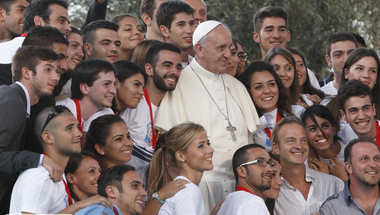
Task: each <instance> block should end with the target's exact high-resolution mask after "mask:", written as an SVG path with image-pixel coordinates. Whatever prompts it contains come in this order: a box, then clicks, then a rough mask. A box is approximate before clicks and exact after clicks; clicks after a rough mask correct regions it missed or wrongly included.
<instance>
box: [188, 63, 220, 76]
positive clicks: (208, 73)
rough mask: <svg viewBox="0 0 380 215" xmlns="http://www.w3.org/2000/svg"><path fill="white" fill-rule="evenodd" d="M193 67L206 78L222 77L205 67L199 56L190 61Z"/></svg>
mask: <svg viewBox="0 0 380 215" xmlns="http://www.w3.org/2000/svg"><path fill="white" fill-rule="evenodd" d="M190 66H191V68H192V69H193V70H194V72H195V73H197V74H198V75H199V76H202V77H204V78H206V79H212V80H215V79H217V78H219V77H220V75H218V74H215V73H212V72H210V71H208V70H206V69H205V68H203V67H202V66H201V65H200V64H199V63H198V61H197V58H195V59H193V60H192V61H191V63H190Z"/></svg>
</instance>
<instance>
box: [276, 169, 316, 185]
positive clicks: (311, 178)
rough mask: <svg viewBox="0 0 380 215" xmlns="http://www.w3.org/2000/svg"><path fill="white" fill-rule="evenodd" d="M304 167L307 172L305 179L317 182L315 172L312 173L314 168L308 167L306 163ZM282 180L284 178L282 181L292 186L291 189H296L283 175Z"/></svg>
mask: <svg viewBox="0 0 380 215" xmlns="http://www.w3.org/2000/svg"><path fill="white" fill-rule="evenodd" d="M304 167H305V173H306V174H305V175H306V177H305V181H307V182H311V183H312V184H315V183H316V181H315V177H314V176H313V174H312V171H314V170H312V169H310V168H309V167H307V166H305V165H304ZM281 180H282V182H283V183H284V185H285V186H287V187H289V188H291V189H295V188H294V187H293V186H292V185H290V184H289V183H288V182H287V181H286V179H285V178H283V177H281Z"/></svg>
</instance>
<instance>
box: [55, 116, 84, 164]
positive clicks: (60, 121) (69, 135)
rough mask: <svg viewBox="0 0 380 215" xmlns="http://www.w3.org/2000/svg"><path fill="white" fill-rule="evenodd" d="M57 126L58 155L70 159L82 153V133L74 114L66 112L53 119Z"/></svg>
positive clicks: (56, 149) (56, 147)
mask: <svg viewBox="0 0 380 215" xmlns="http://www.w3.org/2000/svg"><path fill="white" fill-rule="evenodd" d="M52 122H53V123H51V124H53V125H54V124H55V125H56V126H54V127H55V132H52V134H53V136H54V142H53V144H54V149H55V151H56V153H57V154H59V155H63V156H67V157H70V156H71V155H73V154H75V153H78V152H80V151H81V137H82V132H81V131H80V130H79V123H78V120H77V119H76V118H75V117H74V115H73V114H71V113H69V112H67V111H66V112H64V113H62V114H59V115H57V116H56V117H54V118H53V119H52Z"/></svg>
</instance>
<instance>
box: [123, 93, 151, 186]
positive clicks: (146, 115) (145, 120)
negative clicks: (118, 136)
mask: <svg viewBox="0 0 380 215" xmlns="http://www.w3.org/2000/svg"><path fill="white" fill-rule="evenodd" d="M151 106H152V114H153V119H154V118H155V117H156V113H157V111H158V107H156V106H155V105H154V104H152V103H151ZM119 116H120V117H121V118H122V119H123V120H124V122H125V123H126V124H127V127H128V130H129V132H131V137H132V141H133V150H132V158H131V160H130V161H129V162H128V164H129V165H131V166H133V167H135V168H136V171H137V173H139V175H140V176H141V178H142V179H143V181H144V184H146V183H145V182H146V171H147V170H148V167H149V163H150V160H151V159H152V156H153V153H154V149H153V145H152V121H151V119H150V111H149V106H148V104H147V102H146V100H145V97H143V99H141V101H140V103H139V104H138V105H137V108H135V109H129V108H126V109H124V110H122V111H121V112H120V114H119Z"/></svg>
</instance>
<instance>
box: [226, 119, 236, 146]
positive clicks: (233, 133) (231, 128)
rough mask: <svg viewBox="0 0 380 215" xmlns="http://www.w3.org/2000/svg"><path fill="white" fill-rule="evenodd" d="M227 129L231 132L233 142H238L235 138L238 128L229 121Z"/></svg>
mask: <svg viewBox="0 0 380 215" xmlns="http://www.w3.org/2000/svg"><path fill="white" fill-rule="evenodd" d="M226 129H227V131H229V132H231V137H232V141H234V142H236V136H235V131H236V127H235V126H232V124H231V122H230V121H228V126H227V127H226Z"/></svg>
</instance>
